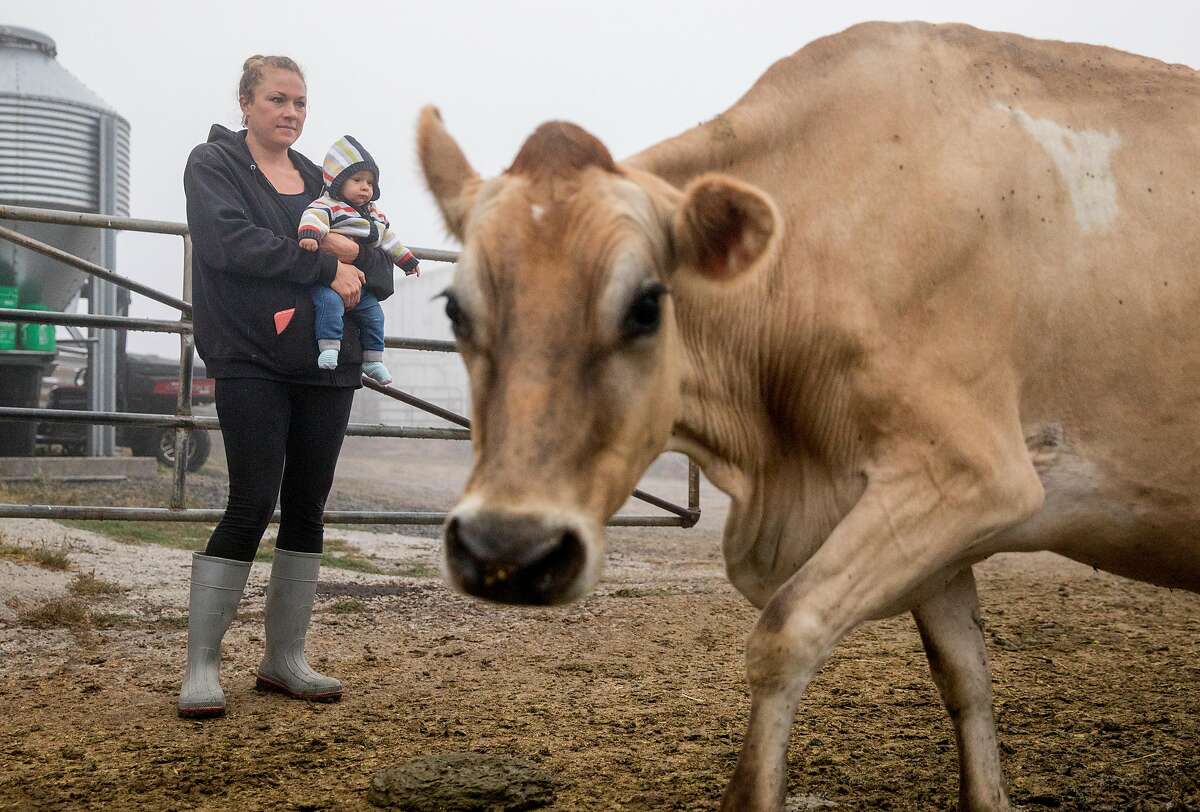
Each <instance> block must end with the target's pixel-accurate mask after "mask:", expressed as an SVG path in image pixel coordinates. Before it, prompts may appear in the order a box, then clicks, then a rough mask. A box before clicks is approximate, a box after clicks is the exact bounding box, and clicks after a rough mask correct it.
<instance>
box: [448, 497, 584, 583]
mask: <svg viewBox="0 0 1200 812" xmlns="http://www.w3.org/2000/svg"><path fill="white" fill-rule="evenodd" d="M587 555H588V553H587V545H586V543H585V542H584V539H583V531H582V530H581V529H580V528H578V527H575V526H573V525H571V524H570V523H568V522H560V521H554V520H550V519H545V518H541V517H536V516H523V515H513V514H504V513H496V512H488V511H479V512H474V511H472V512H469V513H457V514H454V515H452V516H451V517H450V520H449V521H448V522H447V523H446V530H445V557H446V570H447V574H448V575H449V577H450V579H451V580H452V581H453V582H454V584H455V586H457V587H458V588H459V589H461V590H462V591H463V592H466V593H467V594H468V595H474V596H475V597H477V598H483V599H485V600H489V601H495V602H497V603H515V604H524V605H529V606H545V605H548V604H555V603H566V602H568V601H571V600H574V599H575V598H576V597H578V595H579V592H580V590H579V580H580V575H581V574H582V573H583V571H584V569H585V568H586V565H587Z"/></svg>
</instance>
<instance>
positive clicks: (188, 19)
mask: <svg viewBox="0 0 1200 812" xmlns="http://www.w3.org/2000/svg"><path fill="white" fill-rule="evenodd" d="M822 5H825V6H827V7H825V8H821V7H817V8H814V7H812V6H811V5H809V4H801V3H797V2H754V0H750V2H738V3H732V2H729V0H720V2H717V1H714V0H691V1H690V2H662V3H656V2H651V1H650V0H607V1H602V0H591V2H566V3H555V2H514V3H504V2H469V3H456V2H424V3H411V2H404V3H371V4H357V5H356V4H331V3H328V2H309V1H308V0H286V2H271V3H257V2H245V1H244V0H243V2H230V1H229V0H209V1H208V2H205V3H183V2H163V3H157V2H155V3H151V2H131V0H108V1H107V2H104V3H91V2H82V1H79V2H66V1H64V0H39V2H36V3H25V4H21V5H19V6H18V5H16V4H11V3H10V4H6V6H7V7H6V8H5V9H3V10H2V11H0V25H18V26H24V27H28V28H33V29H36V30H39V31H41V32H43V33H45V34H48V35H49V36H51V37H52V38H54V40H55V41H56V42H57V43H58V50H59V54H58V60H59V62H60V63H61V64H62V65H63V66H64V67H66V68H67V69H68V70H69V71H71V72H72V73H73V74H74V75H75V76H76V77H78V78H79V79H80V80H81V81H83V82H84V83H85V84H86V85H87V86H88V87H90V88H91V89H92V90H93V91H95V92H96V93H97V94H98V95H100V96H101V97H102V98H103V99H105V100H106V101H107V102H108V103H109V104H110V105H112V106H113V107H114V108H116V109H117V110H118V111H119V112H120V113H121V114H122V115H124V116H125V118H126V119H128V121H129V123H130V125H131V128H132V149H131V158H132V172H133V177H132V185H133V188H132V198H131V209H132V214H133V216H135V217H149V218H157V219H169V220H183V219H184V197H183V188H182V181H181V178H182V171H183V165H184V161H185V159H186V157H187V154H188V152H189V151H190V150H191V148H192V147H193V146H194V145H195V144H197V143H199V142H201V141H203V140H204V138H205V136H206V135H207V132H208V129H209V126H210V125H211V124H213V123H214V122H220V123H223V124H225V125H227V126H230V127H234V128H236V126H237V124H238V120H239V113H238V107H237V103H236V98H235V88H236V83H237V79H238V76H239V73H240V68H241V64H242V61H243V60H244V59H245V57H247V56H249V55H250V54H252V53H264V54H273V53H274V54H286V55H289V56H291V57H292V58H294V59H296V60H297V61H298V62H299V63H300V65H301V66H302V67H303V68H304V70H305V72H306V74H307V78H308V93H309V117H308V122H307V125H306V128H305V131H304V135H303V136H302V137H301V139H300V141H299V143H298V144H297V148H298V149H299V150H300V151H301V152H303V153H305V154H306V155H308V157H309V158H311V159H313V160H314V161H316V162H317V163H320V161H321V157H322V156H323V155H324V152H325V150H326V148H327V147H328V145H329V143H330V142H332V140H333V139H334V138H336V137H337V136H339V135H342V134H343V133H350V134H353V135H354V136H356V137H357V138H358V139H359V140H360V141H362V142H363V144H364V145H365V146H366V147H367V149H369V150H370V151H371V152H372V153H373V154H374V155H375V157H376V159H377V161H378V162H379V165H380V169H381V178H380V187H381V189H382V192H383V196H382V198H381V200H380V204H381V207H382V208H383V210H384V211H386V212H387V214H388V216H389V217H390V219H391V220H392V223H393V224H394V225H395V227H397V228H398V229H399V233H400V234H401V235H402V239H404V241H405V242H406V243H408V244H409V245H416V246H423V247H430V248H440V247H446V248H454V247H457V246H455V245H454V244H453V243H452V242H451V241H450V240H449V239H447V238H446V237H445V235H444V231H443V229H442V226H441V222H440V220H439V218H438V215H437V212H436V209H435V207H434V205H433V202H432V200H431V199H430V197H429V195H428V193H427V192H426V191H425V189H424V186H423V184H422V182H421V180H420V176H419V172H418V169H417V166H416V162H415V156H414V147H413V128H414V123H415V121H416V114H417V111H418V110H419V109H420V107H421V106H422V105H424V104H426V103H434V104H437V105H438V106H439V107H440V108H441V110H442V113H443V116H444V117H445V119H446V123H447V126H448V127H449V128H450V130H451V132H452V133H454V135H455V136H456V137H457V138H458V139H459V142H460V143H461V144H462V146H463V148H464V150H465V151H466V153H467V156H468V158H469V159H470V160H471V162H472V163H473V164H474V166H475V168H476V169H477V170H479V171H480V172H481V173H482V174H484V175H491V174H495V173H496V172H498V171H500V170H502V169H503V168H504V167H505V166H507V165H508V163H509V162H510V161H511V159H512V157H513V155H514V154H515V152H516V150H517V148H518V147H519V146H520V143H521V142H522V141H523V140H524V138H525V137H526V136H527V135H528V134H529V133H530V132H532V131H533V129H534V128H535V127H536V126H537V125H538V124H539V123H541V122H542V121H545V120H548V119H556V118H557V119H567V120H570V121H574V122H576V123H578V124H580V125H582V126H583V127H585V128H587V129H589V130H590V131H592V132H593V133H594V134H596V135H597V136H599V137H600V138H601V140H603V141H604V142H605V143H606V144H608V146H609V148H610V149H611V150H612V152H613V154H614V156H616V157H617V158H618V159H619V158H621V157H624V156H626V155H629V154H632V153H634V152H636V151H638V150H640V149H642V148H643V147H645V146H648V145H650V144H652V143H654V142H656V141H659V140H662V139H663V138H667V137H669V136H671V135H674V134H676V133H678V132H681V131H683V130H685V129H687V128H688V127H691V126H693V125H695V124H697V123H699V122H701V121H704V120H706V119H708V118H711V117H712V116H714V115H716V114H717V113H719V112H721V111H722V110H724V109H725V108H726V107H728V106H729V105H730V104H731V103H732V102H733V101H734V100H736V99H737V98H738V97H739V96H740V95H741V94H742V93H743V92H744V91H745V90H746V89H747V88H749V86H750V85H751V84H752V83H753V82H754V80H755V79H756V78H757V77H758V76H759V75H760V74H761V73H762V72H763V70H764V69H766V67H767V66H768V65H770V64H771V63H772V62H774V61H775V60H776V59H779V58H780V57H783V56H785V55H787V54H789V53H791V52H792V51H795V50H797V49H798V48H800V47H802V46H803V45H804V44H805V43H807V42H809V41H811V40H812V39H815V38H817V37H820V36H824V35H826V34H831V33H834V32H836V31H839V30H841V29H843V28H845V27H847V26H849V25H852V24H854V23H856V22H861V21H863V20H871V19H887V20H906V19H923V20H928V21H930V22H951V21H953V22H966V23H970V24H972V25H976V26H979V27H981V28H990V29H994V30H1005V31H1015V32H1017V33H1021V34H1025V35H1029V36H1035V37H1043V38H1050V39H1065V40H1073V41H1081V42H1092V43H1097V44H1102V45H1110V46H1113V47H1117V48H1120V49H1122V50H1128V51H1134V52H1137V53H1142V54H1145V55H1147V56H1152V57H1156V58H1158V59H1162V60H1164V61H1168V62H1179V63H1184V64H1187V65H1190V66H1193V67H1197V66H1200V39H1198V38H1197V36H1196V35H1197V32H1198V31H1200V3H1196V2H1194V0H1188V1H1187V2H1162V1H1161V0H1143V2H1136V3H1130V2H1128V0H1123V1H1122V2H1096V3H1090V4H1086V11H1084V10H1081V9H1083V8H1084V7H1085V6H1084V4H1080V3H1074V2H1050V1H1048V0H1041V1H1040V2H1031V1H1030V0H1005V2H995V1H993V2H988V3H982V2H950V1H949V0H929V1H928V2H918V1H917V0H911V1H909V2H906V1H905V0H897V1H895V2H880V1H879V0H875V1H874V2H869V1H868V0H842V1H841V2H837V3H830V4H822ZM1198 148H1200V147H1198ZM118 257H119V258H118V271H120V272H121V273H124V274H127V275H129V276H131V277H133V278H135V279H138V280H139V281H143V282H148V283H151V284H154V285H155V286H156V287H159V288H162V289H165V290H167V291H169V292H171V293H175V294H178V293H179V285H180V279H181V274H180V267H181V262H182V254H181V249H180V244H179V241H178V239H177V238H169V237H162V236H145V235H134V234H124V235H122V236H121V238H120V240H119V242H118ZM431 307H432V305H431ZM131 314H132V315H135V316H142V317H153V318H161V317H166V318H172V317H174V316H175V315H176V314H175V311H172V310H170V309H168V308H165V307H163V306H160V305H157V304H155V303H153V302H149V301H147V300H145V299H144V298H142V297H139V296H137V295H136V294H135V295H134V303H133V307H132V311H131ZM388 332H389V333H390V334H403V331H394V330H392V329H391V328H390V327H389V330H388ZM129 343H130V349H131V350H138V351H149V350H152V351H155V352H160V353H163V354H166V355H173V354H174V353H175V352H177V351H178V342H177V339H175V338H173V337H171V336H165V335H153V334H147V333H131V334H130V342H129Z"/></svg>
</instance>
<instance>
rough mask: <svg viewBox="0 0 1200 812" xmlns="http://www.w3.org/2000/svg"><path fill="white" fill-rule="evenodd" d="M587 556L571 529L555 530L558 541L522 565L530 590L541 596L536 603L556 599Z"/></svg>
mask: <svg viewBox="0 0 1200 812" xmlns="http://www.w3.org/2000/svg"><path fill="white" fill-rule="evenodd" d="M586 560H587V549H586V548H585V547H584V545H583V540H582V539H581V538H579V534H578V533H576V532H575V531H574V530H564V531H562V533H561V534H559V538H558V543H557V544H555V545H554V546H553V547H551V548H550V549H549V551H547V553H546V554H545V555H544V556H542V557H541V558H540V559H538V560H537V561H534V562H532V563H531V564H530V565H529V566H528V567H526V568H525V572H524V577H525V578H526V579H528V581H529V582H530V583H529V585H530V586H531V587H532V589H533V591H534V592H536V593H537V594H539V595H541V596H543V600H540V601H538V603H558V602H559V601H560V600H561V598H562V595H563V593H564V592H566V590H567V589H568V588H569V587H570V585H571V584H572V583H573V582H574V581H575V579H576V578H577V577H578V576H579V573H580V572H581V571H582V570H583V565H584V562H585V561H586Z"/></svg>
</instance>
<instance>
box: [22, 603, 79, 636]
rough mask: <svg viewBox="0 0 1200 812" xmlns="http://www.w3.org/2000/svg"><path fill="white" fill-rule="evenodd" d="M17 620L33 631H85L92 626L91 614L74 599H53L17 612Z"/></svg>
mask: <svg viewBox="0 0 1200 812" xmlns="http://www.w3.org/2000/svg"><path fill="white" fill-rule="evenodd" d="M17 620H18V622H20V624H21V625H22V626H32V627H33V628H35V629H60V628H64V629H87V628H90V627H91V625H92V613H91V612H90V611H89V610H88V608H87V606H86V605H84V603H83V602H82V601H80V600H77V599H75V598H54V599H52V600H48V601H45V602H44V603H39V604H38V605H37V606H32V607H30V608H29V609H23V610H20V611H18V612H17Z"/></svg>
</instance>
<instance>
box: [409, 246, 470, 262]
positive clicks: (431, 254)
mask: <svg viewBox="0 0 1200 812" xmlns="http://www.w3.org/2000/svg"><path fill="white" fill-rule="evenodd" d="M408 250H409V251H412V252H413V256H414V257H416V258H417V259H427V260H429V261H430V262H458V254H459V252H458V251H443V250H442V249H440V248H413V247H412V246H411V245H410V246H409V248H408Z"/></svg>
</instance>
